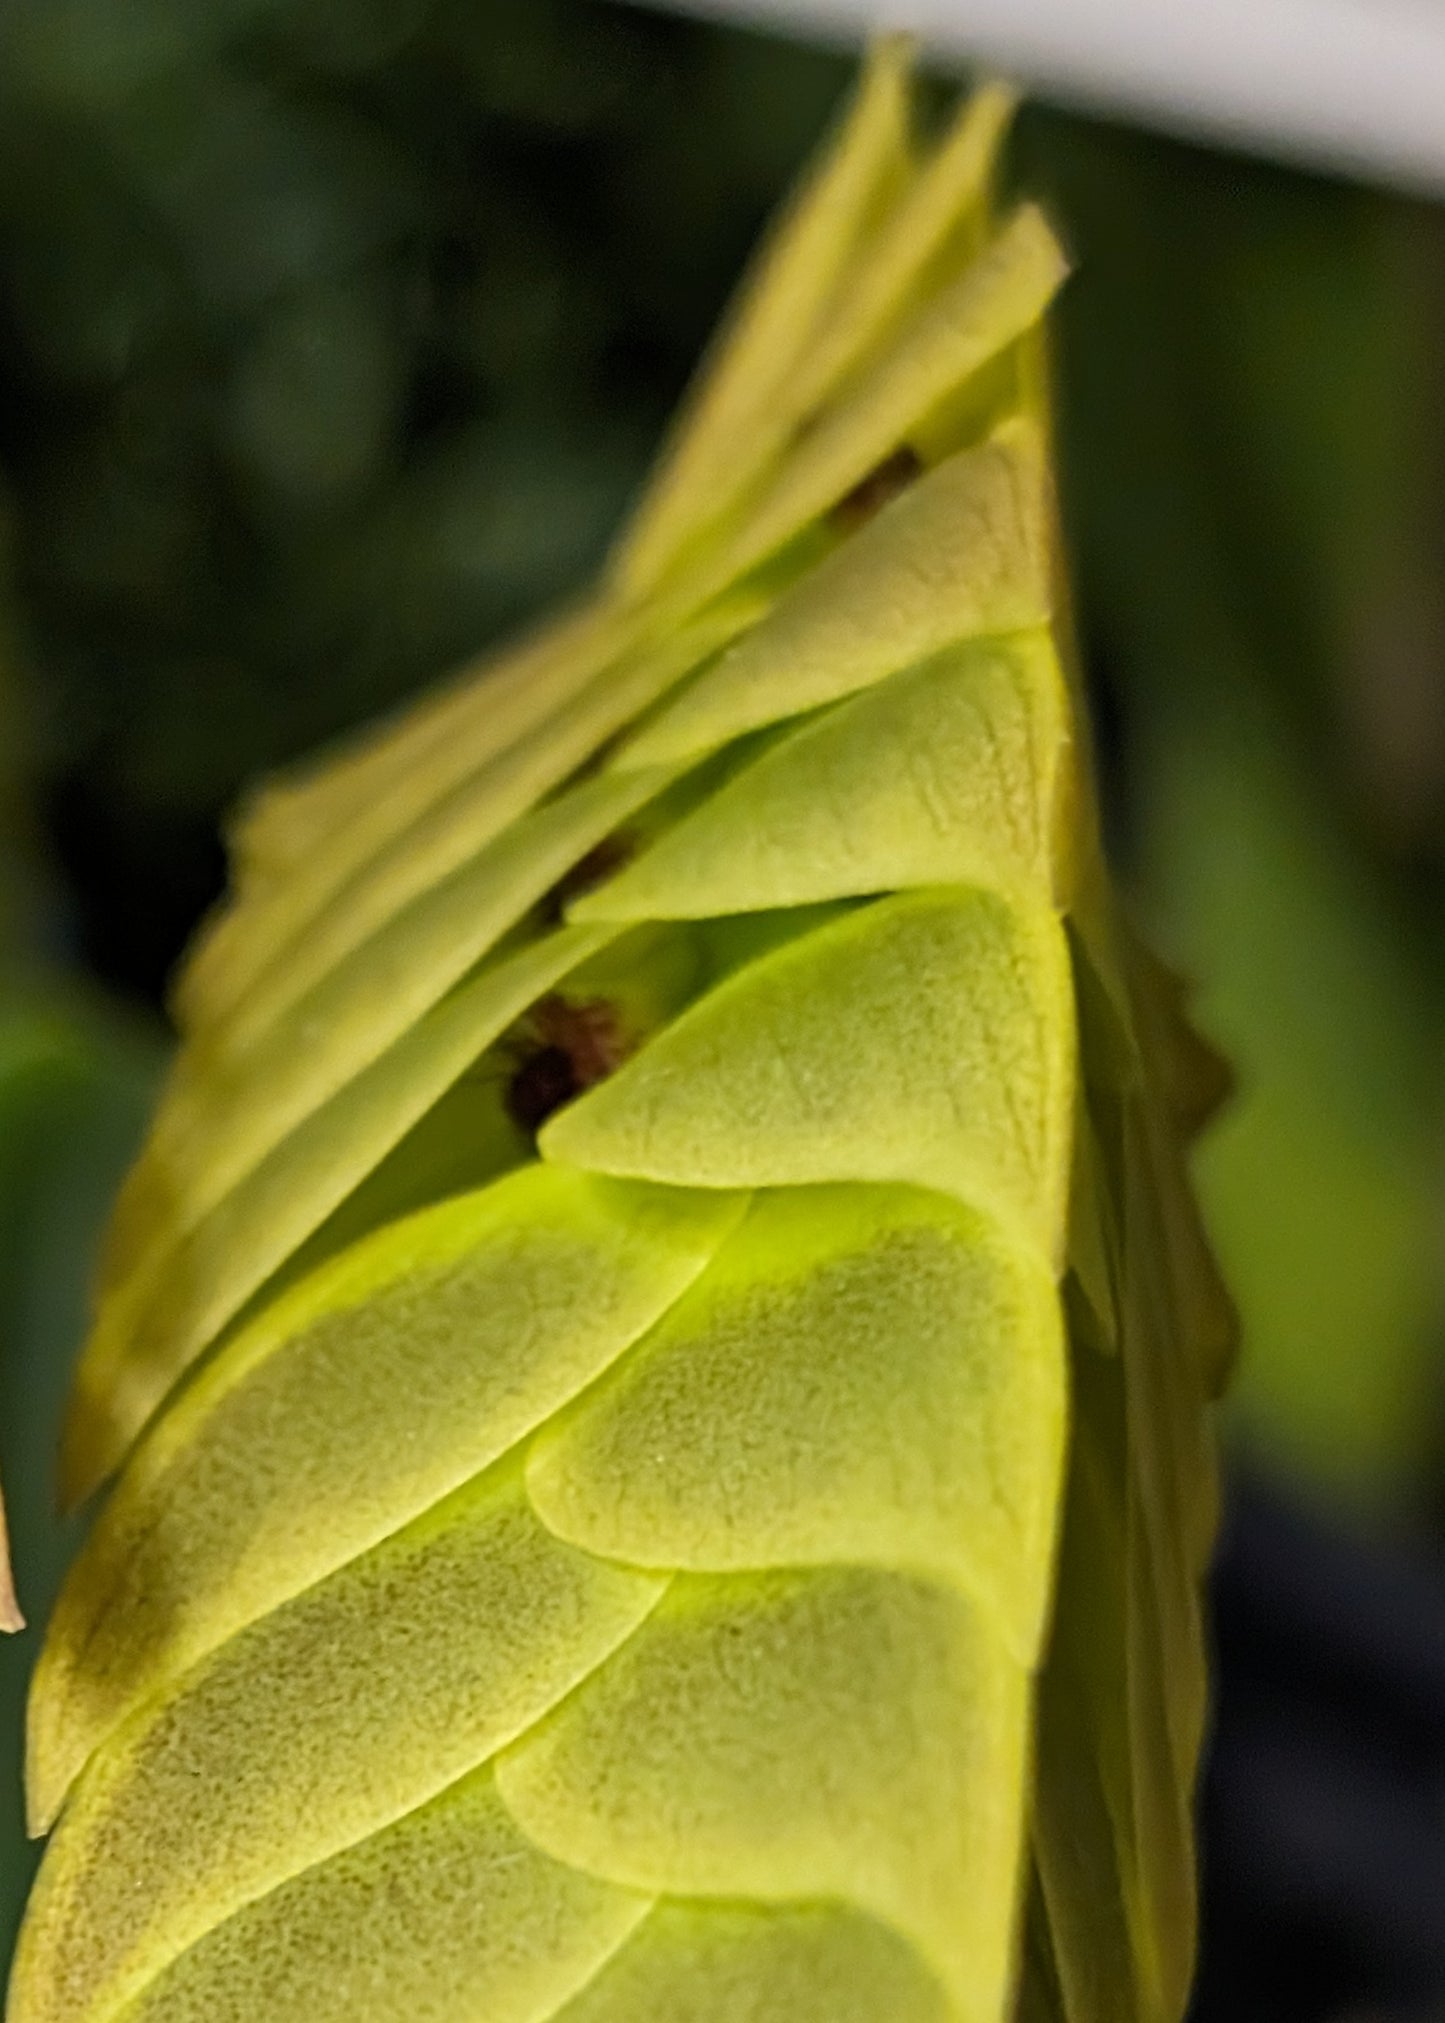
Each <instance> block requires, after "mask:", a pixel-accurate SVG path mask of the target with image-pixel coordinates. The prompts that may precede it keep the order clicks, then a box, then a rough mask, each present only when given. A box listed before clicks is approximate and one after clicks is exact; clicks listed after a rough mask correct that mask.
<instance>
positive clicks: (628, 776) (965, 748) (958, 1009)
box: [8, 43, 1228, 2023]
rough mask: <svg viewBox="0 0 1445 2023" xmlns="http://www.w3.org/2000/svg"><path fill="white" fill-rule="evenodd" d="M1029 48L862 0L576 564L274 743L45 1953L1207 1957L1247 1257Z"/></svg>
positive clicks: (190, 1025)
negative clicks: (1004, 78) (959, 52)
mask: <svg viewBox="0 0 1445 2023" xmlns="http://www.w3.org/2000/svg"><path fill="white" fill-rule="evenodd" d="M1007 112H1008V102H1007V99H1006V96H1005V95H1004V94H1002V93H1001V92H998V91H996V90H986V91H984V92H982V93H980V94H979V95H978V96H977V97H976V98H974V99H973V100H972V101H971V102H970V103H969V104H968V105H967V106H966V107H965V108H964V110H963V112H962V114H961V116H960V117H959V118H958V120H957V122H956V123H955V125H954V126H953V127H952V129H951V130H950V131H948V132H947V133H946V134H944V136H943V137H942V138H941V139H940V140H937V141H935V142H933V143H931V144H922V143H920V141H919V140H918V138H917V137H916V135H915V133H914V131H913V122H912V114H911V110H910V92H909V82H908V77H907V63H906V56H905V53H904V52H903V51H902V50H901V49H900V48H899V47H898V46H897V45H895V44H891V43H890V44H885V45H883V46H882V47H881V48H880V49H879V51H878V52H877V53H876V55H875V57H874V59H873V61H872V62H871V64H870V66H869V69H868V71H867V73H866V75H865V78H864V80H863V84H862V87H861V90H860V92H859V95H858V99H857V102H856V103H855V105H854V106H853V108H852V110H851V112H850V113H849V115H848V117H847V119H846V121H845V123H844V125H843V128H842V131H841V132H840V134H839V135H838V136H837V138H836V140H835V142H834V144H833V146H832V147H831V149H830V150H829V151H828V152H827V154H826V155H825V157H824V159H823V161H822V164H821V166H820V167H819V168H818V169H817V170H816V171H815V173H814V174H813V175H812V176H811V178H810V179H809V180H808V182H807V183H806V185H805V186H804V188H803V190H802V192H801V194H800V196H799V197H798V199H797V200H796V202H795V203H794V205H793V206H792V208H791V209H790V210H789V211H788V212H787V214H786V215H785V216H784V218H783V219H782V221H781V223H780V225H779V226H778V227H777V229H776V231H775V232H774V234H773V236H772V239H771V240H770V242H769V244H768V246H767V247H766V248H765V250H764V253H763V256H762V259H761V261H760V263H759V267H758V270H757V272H756V274H755V276H754V277H753V279H752V280H751V282H750V283H749V285H748V286H747V288H746V289H745V291H744V293H743V296H742V299H741V301H740V303H739V305H738V307H737V309H736V310H735V312H734V314H733V317H732V319H731V322H730V325H729V327H728V328H727V330H726V331H725V333H724V336H723V339H722V340H721V342H720V345H719V347H718V350H717V354H716V356H715V358H714V359H713V360H712V361H710V363H709V365H708V367H707V369H706V371H705V372H704V374H703V377H702V380H701V384H700V387H699V390H698V392H697V393H696V394H695V395H694V397H693V398H692V400H691V402H690V403H689V406H688V409H687V412H686V413H685V415H684V417H683V420H682V422H681V424H680V426H679V429H678V432H677V435H676V438H675V440H674V442H673V444H672V445H671V447H670V448H669V450H668V452H667V454H666V455H665V456H664V459H663V462H662V466H661V470H660V472H659V474H658V476H657V478H656V480H655V482H654V484H653V486H652V489H651V490H650V492H649V493H648V495H647V497H646V499H645V500H644V502H643V504H642V506H641V508H640V510H639V512H638V515H637V518H636V520H635V522H634V524H633V527H632V529H631V530H630V532H629V533H628V535H627V537H626V539H625V540H624V541H623V543H622V545H621V546H620V548H619V549H618V551H617V553H616V556H615V558H614V560H613V562H612V565H611V567H610V568H609V570H608V571H607V572H606V574H605V576H604V578H603V580H602V582H601V583H600V585H599V586H598V588H597V589H596V591H595V592H594V594H593V595H592V597H591V598H590V599H589V600H587V601H586V602H585V603H583V604H582V605H580V606H579V607H578V608H577V609H576V610H575V611H573V612H571V613H570V614H568V615H566V616H565V617H564V618H562V619H561V620H560V621H559V622H557V623H556V624H554V625H553V626H551V627H550V628H549V629H547V630H544V631H543V632H541V633H539V634H538V635H537V636H536V638H535V639H533V640H532V641H530V642H529V643H527V644H525V645H524V646H523V647H521V648H520V649H519V650H518V651H517V652H516V653H515V654H513V655H512V656H511V657H510V658H508V659H505V660H503V661H502V662H501V663H500V664H499V665H497V666H496V667H494V668H490V669H487V670H484V671H483V673H482V674H481V675H479V676H478V675H474V676H469V677H467V678H466V679H464V680H462V681H460V682H459V683H457V684H455V685H454V686H452V687H451V688H450V689H448V690H446V691H444V692H443V693H441V694H439V695H438V696H436V697H435V698H433V699H432V700H430V701H428V702H426V703H424V704H423V705H422V706H421V707H420V708H418V709H417V710H416V711H415V712H414V713H413V714H412V715H411V716H410V717H408V718H406V719H404V720H403V721H401V722H399V723H397V724H395V725H393V726H388V727H385V728H384V729H383V730H382V731H381V732H379V733H378V734H376V735H375V736H373V737H371V738H369V739H367V740H366V741H363V742H361V743H359V744H357V745H356V746H354V747H353V748H352V749H350V750H347V751H343V752H341V753H340V754H338V755H337V756H336V757H335V758H334V759H333V760H332V761H331V762H330V763H328V764H325V765H323V766H322V767H321V768H320V769H319V770H317V771H316V772H314V773H312V774H309V775H304V776H301V777H299V778H297V779H295V780H290V781H283V782H281V783H278V784H277V785H275V786H273V787H271V788H269V789H267V790H266V791H265V792H263V793H262V794H261V795H260V796H259V797H258V798H257V799H256V800H255V802H254V803H253V804H252V805H251V806H250V807H249V808H248V809H247V810H246V811H245V813H244V815H243V817H242V820H241V822H240V823H239V824H238V827H237V831H236V835H235V839H234V841H235V849H236V859H237V884H238V890H237V894H236V898H235V900H234V902H233V903H232V905H231V906H230V907H229V909H228V910H227V911H225V912H224V913H223V914H221V915H220V916H219V917H218V919H217V920H216V921H215V922H214V923H213V924H212V926H211V927H210V928H209V930H208V931H207V933H206V935H205V936H204V937H203V939H202V941H201V944H200V946H199V948H198V949H197V950H196V952H195V954H194V956H193V958H192V960H191V963H190V965H189V967H188V968H187V970H186V973H185V975H184V977H183V978H182V980H181V983H180V986H179V989H178V993H177V1008H178V1013H179V1015H180V1018H181V1020H182V1023H183V1026H184V1028H185V1046H184V1049H183V1051H182V1054H181V1057H180V1060H179V1063H178V1066H177V1068H176V1071H175V1073H174V1076H173V1078H172V1081H171V1084H170V1087H169V1089H168V1091H167V1093H166V1095H165V1097H164V1099H163V1101H162V1104H161V1107H160V1110H159V1114H158V1115H157V1117H156V1120H155V1124H154V1129H153V1132H152V1136H151V1139H150V1142H149V1144H148V1146H147V1148H146V1150H145V1152H144V1154H143V1156H142V1158H141V1160H140V1162H139V1164H138V1165H137V1167H136V1169H135V1171H134V1173H133V1174H132V1176H131V1178H130V1181H129V1182H128V1184H127V1187H126V1189H125V1191H124V1195H123V1198H122V1200H121V1202H120V1204H119V1206H118V1209H117V1213H116V1218H115V1224H114V1229H113V1232H112V1238H111V1242H110V1246H109V1250H108V1253H107V1256H106V1259H105V1263H104V1269H103V1275H102V1285H101V1290H100V1298H99V1301H98V1308H97V1318H96V1325H95V1331H94V1334H93V1337H92V1340H91V1342H90V1344H89V1346H88V1348H87V1350H86V1354H85V1358H84V1361H83V1364H82V1368H81V1372H80V1378H79V1382H78V1386H77V1392H76V1399H75V1406H74V1413H73V1417H72V1420H71V1424H70V1428H69V1434H68V1439H67V1448H66V1467H67V1473H68V1478H69V1486H70V1488H71V1490H72V1492H73V1493H75V1494H82V1493H85V1492H88V1491H90V1490H91V1489H93V1488H95V1487H96V1486H97V1485H98V1484H99V1483H100V1482H101V1481H102V1479H103V1478H105V1477H106V1476H108V1475H110V1474H111V1473H112V1472H114V1471H119V1473H118V1480H117V1482H116V1484H115V1486H114V1488H113V1490H112V1491H111V1493H110V1495H109V1498H108V1500H107V1502H106V1503H105V1505H104V1507H103V1509H102V1511H101V1514H100V1516H99V1518H98V1521H97V1523H96V1525H95V1528H94V1531H93V1533H92V1535H91V1538H90V1541H89V1544H88V1546H87V1547H86V1549H85V1550H84V1552H83V1554H82V1556H81V1558H80V1561H79V1563H78V1565H77V1566H76V1568H75V1570H74V1572H73V1575H72V1578H71V1580H70V1582H69V1585H68V1587H67V1589H66V1591H65V1595H64V1597H63V1600H62V1602H61V1604H60V1606H59V1609H58V1612H57V1614H56V1618H55V1620H54V1622H53V1624H52V1626H51V1630H50V1635H49V1639H48V1642H47V1645H46V1649H45V1653H44V1657H43V1660H42V1663H41V1666H40V1670H39V1676H38V1678H37V1682H36V1688H35V1694H34V1703H33V1710H32V1725H31V1736H30V1799H31V1807H32V1814H33V1817H34V1822H35V1825H36V1827H37V1829H44V1828H47V1827H49V1826H51V1825H52V1824H53V1823H55V1822H57V1821H58V1824H55V1831H54V1837H53V1839H52V1841H51V1844H50V1847H49V1850H48V1852H47V1855H46V1859H45V1863H44V1866H43V1869H42V1873H41V1877H40V1880H39V1883H38V1885H37V1888H36V1892H35V1896H34V1900H33V1903H32V1906H31V1910H30V1914H29V1919H28V1922H27V1925H26V1929H25V1933H24V1936H23V1939H22V1942H21V1946H20V1950H19V1954H18V1958H17V1964H16V1968H15V1973H14V1979H13V1983H12V1988H11V1995H10V2007H9V2012H8V2014H9V2017H10V2019H11V2023H122V2019H124V2023H201V2019H205V2023H229V2019H236V2023H242V2019H253V2018H255V2017H258V2016H263V2015H264V2016H266V2017H269V2018H272V2019H275V2023H303V2019H304V2023H326V2019H331V2018H335V2019H337V2023H340V2019H342V2018H345V2019H347V2023H411V2019H416V2018H428V2017H431V2018H437V2019H442V2018H445V2019H447V2023H467V2019H475V2023H552V2019H555V2023H663V2019H668V2023H675V2019H680V2018H687V2019H690V2023H772V2019H777V2023H783V2019H789V2023H797V2019H802V2018H816V2019H818V2023H1001V2019H1003V2018H1005V2017H1008V2016H1011V2015H1013V2014H1014V2013H1016V2012H1017V2013H1023V2014H1027V2015H1029V2016H1031V2017H1037V2018H1050V2019H1060V2023H1062V2019H1067V2023H1127V2019H1130V2018H1136V2019H1140V2023H1144V2019H1149V2023H1174V2019H1177V2018H1178V2017H1179V2015H1180V2013H1181V2010H1182V2006H1183V2002H1184V1998H1185V1993H1186V1988H1187V1983H1188V1977H1189V1968H1190V1958H1191V1951H1192V1922H1193V1912H1192V1902H1193V1874H1192V1854H1191V1837H1190V1823H1189V1809H1190V1794H1191V1786H1192V1779H1193V1774H1194V1766H1195V1760H1196V1755H1197V1751H1198V1746H1199V1736H1200V1725H1201V1720H1202V1711H1203V1685H1204V1665H1203V1654H1202V1649H1201V1643H1200V1622H1199V1602H1198V1593H1197V1584H1198V1578H1199V1574H1200V1569H1201V1566H1202V1563H1203V1560H1204V1557H1205V1554H1206V1552H1207V1549H1208V1544H1209V1539H1210V1534H1211V1530H1212V1525H1213V1474H1212V1468H1211V1462H1210V1456H1209V1452H1208V1444H1207V1436H1206V1430H1205V1415H1206V1406H1207V1402H1208V1399H1209V1398H1210V1396H1211V1395H1212V1393H1213V1392H1214V1390H1215V1389H1216V1387H1217V1385H1218V1383H1219V1381H1220V1378H1221V1375H1222V1367H1223V1362H1224V1359H1225V1356H1226V1354H1227V1349H1228V1318H1227V1310H1226V1309H1225V1307H1224V1305H1223V1303H1222V1300H1221V1298H1220V1296H1219V1294H1218V1292H1217V1289H1216V1287H1215V1285H1214V1281H1213V1278H1212V1275H1211V1271H1210V1266H1209V1261H1208V1257H1207V1254H1206V1252H1205V1250H1204V1247H1203V1245H1202V1242H1201V1240H1200V1237H1199V1234H1198V1230H1197V1226H1196V1224H1195V1221H1194V1218H1193V1212H1192V1209H1191V1207H1190V1203H1189V1198H1188V1195H1187V1192H1186V1190H1185V1186H1184V1182H1183V1178H1182V1172H1181V1165H1180V1150H1179V1148H1180V1144H1181V1141H1182V1139H1183V1137H1184V1135H1185V1134H1186V1132H1187V1130H1188V1129H1189V1128H1190V1127H1191V1126H1192V1124H1193V1123H1194V1122H1195V1121H1197V1113H1198V1112H1199V1111H1201V1110H1202V1108H1203V1107H1204V1106H1205V1104H1206V1102H1207V1098H1208V1095H1209V1082H1210V1076H1211V1072H1212V1070H1211V1064H1210V1062H1209V1060H1208V1057H1207V1056H1205V1055H1204V1054H1203V1053H1202V1051H1201V1050H1199V1049H1198V1046H1197V1043H1195V1042H1193V1041H1192V1040H1191V1039H1190V1037H1189V1035H1188V1032H1187V1029H1186V1027H1185V1026H1184V1024H1183V1021H1182V1018H1181V1015H1180V1013H1179V1010H1178V1007H1177V1004H1176V1002H1175V999H1174V994H1173V990H1172V986H1171V984H1170V981H1169V979H1168V978H1167V977H1165V976H1164V975H1163V974H1162V973H1160V972H1158V971H1157V970H1155V969H1154V968H1153V967H1152V966H1151V965H1150V963H1149V962H1148V960H1147V959H1146V958H1145V957H1144V956H1143V955H1142V954H1141V953H1140V952H1139V951H1138V950H1137V949H1135V947H1134V946H1133V944H1132V943H1130V942H1129V941H1128V939H1127V938H1126V937H1125V935H1124V933H1123V931H1122V929H1121V927H1120V925H1119V923H1118V921H1117V920H1116V918H1115V916H1114V913H1113V911H1112V907H1111V902H1110V899H1109V895H1108V890H1107V886H1106V883H1105V881H1104V877H1103V873H1102V870H1101V866H1100V862H1099V859H1098V855H1097V846H1096V841H1095V835H1094V826H1093V819H1092V814H1091V802H1090V792H1089V785H1088V779H1087V768H1086V765H1085V763H1084V762H1083V759H1082V755H1081V750H1080V721H1079V714H1078V705H1077V701H1076V699H1075V697H1074V695H1073V694H1072V692H1071V688H1070V685H1069V681H1068V679H1067V677H1066V674H1065V672H1064V669H1063V666H1062V664H1061V659H1060V649H1061V643H1062V634H1061V627H1060V623H1059V613H1058V606H1057V581H1056V577H1057V568H1056V546H1055V539H1054V532H1053V518H1052V508H1051V501H1050V494H1049V476H1048V443H1047V437H1046V428H1045V417H1044V409H1043V398H1042V385H1041V364H1042V342H1041V336H1040V328H1041V321H1042V319H1043V316H1044V313H1045V311H1046V309H1047V306H1048V303H1049V300H1050V298H1051V296H1052V294H1053V293H1054V291H1055V289H1056V288H1057V286H1058V285H1059V282H1060V281H1061V279H1062V276H1063V272H1064V262H1063V260H1062V258H1061V256H1060V254H1059V251H1058V249H1057V246H1056V244H1055V242H1054V240H1053V238H1052V237H1051V235H1050V233H1049V231H1048V228H1047V226H1046V225H1045V224H1044V222H1043V220H1042V219H1041V218H1040V216H1039V215H1038V213H1037V212H1036V211H1034V210H1033V209H1031V208H1029V207H1027V206H1025V207H1023V208H1021V209H1018V210H1016V211H1014V212H1012V213H1010V214H1009V215H1007V216H1005V217H1003V218H1002V219H1000V218H999V217H997V216H996V215H995V212H994V209H993V198H992V188H991V185H992V174H993V165H994V159H995V155H996V151H997V147H998V144H999V140H1000V136H1001V133H1002V131H1003V128H1004V125H1005V124H1006V116H1007Z"/></svg>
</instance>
